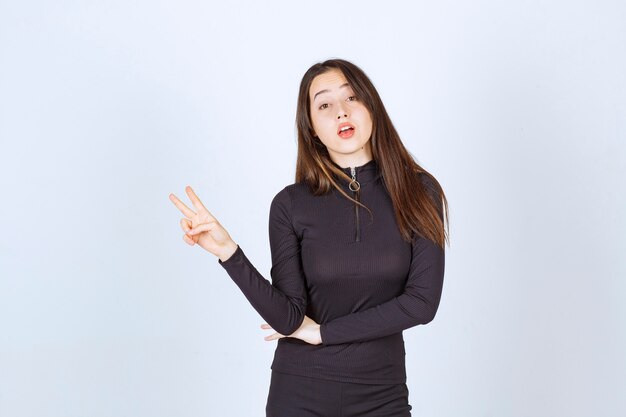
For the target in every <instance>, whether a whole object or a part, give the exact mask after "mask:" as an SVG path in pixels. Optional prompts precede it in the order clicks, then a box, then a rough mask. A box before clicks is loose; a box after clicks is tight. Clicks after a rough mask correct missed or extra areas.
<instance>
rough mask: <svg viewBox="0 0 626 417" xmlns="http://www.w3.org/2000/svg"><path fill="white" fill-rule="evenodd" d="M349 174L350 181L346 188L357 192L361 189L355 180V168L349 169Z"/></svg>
mask: <svg viewBox="0 0 626 417" xmlns="http://www.w3.org/2000/svg"><path fill="white" fill-rule="evenodd" d="M350 172H351V173H352V181H351V182H350V184H348V187H349V188H350V190H352V191H354V192H357V191H359V190H360V189H361V184H359V182H358V181H357V180H356V168H354V167H350ZM353 184H354V186H353ZM353 187H354V188H353Z"/></svg>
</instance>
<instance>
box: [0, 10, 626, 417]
mask: <svg viewBox="0 0 626 417" xmlns="http://www.w3.org/2000/svg"><path fill="white" fill-rule="evenodd" d="M398 3H399V4H398ZM625 21H626V6H625V3H624V2H621V1H617V0H615V1H608V0H605V1H552V2H542V1H525V2H501V1H487V0H484V1H473V2H466V1H458V2H450V1H439V2H424V1H419V2H402V3H400V2H397V3H395V2H380V1H370V2H364V1H348V2H335V1H318V2H313V3H310V2H290V1H281V2H255V1H239V2H220V3H211V2H206V1H197V0H187V1H160V2H153V1H146V0H138V1H134V2H127V1H109V2H96V1H65V2H61V3H59V2H52V1H49V2H43V1H39V2H37V1H19V2H18V1H8V0H1V1H0V144H1V148H0V190H1V191H2V197H1V201H2V203H1V204H0V222H1V224H0V227H1V230H2V233H0V415H1V416H2V417H5V416H6V417H22V416H33V417H34V416H36V417H48V416H50V417H52V416H55V417H56V416H58V417H68V416H72V417H74V416H77V417H78V416H81V417H82V416H89V417H96V416H98V417H99V416H102V417H105V416H106V417H109V416H133V417H138V416H150V417H158V416H164V417H165V416H179V417H185V416H199V415H213V416H226V415H229V416H263V415H264V406H265V400H266V396H267V388H268V386H269V376H270V369H269V366H270V363H271V360H272V357H273V352H274V347H275V343H276V342H275V341H274V342H266V341H264V340H263V337H264V336H266V335H268V334H269V332H268V331H265V330H262V329H260V327H259V326H260V324H261V323H262V322H263V320H262V319H261V318H260V316H259V315H258V314H257V313H256V312H255V311H254V310H253V308H252V307H251V306H250V305H249V304H248V302H247V300H246V299H245V297H244V296H243V294H241V293H240V292H239V290H238V288H237V287H236V285H235V284H234V283H233V282H232V281H231V280H230V278H229V277H228V275H227V274H226V273H225V271H224V270H223V269H222V268H221V267H220V266H219V265H218V263H217V258H215V257H214V256H213V255H210V254H209V253H207V252H205V251H203V250H202V249H200V248H199V247H193V248H192V247H189V246H187V245H186V244H185V243H184V242H183V241H182V232H181V230H180V228H179V224H178V222H179V220H180V217H181V216H180V213H179V212H178V211H177V209H176V208H175V207H174V206H173V205H172V204H171V202H170V201H169V200H168V194H169V193H170V192H173V193H175V194H176V195H178V196H179V197H181V198H183V199H186V196H185V193H184V187H185V185H187V184H189V185H192V187H194V189H195V190H196V192H197V193H198V194H199V195H200V197H201V198H202V199H203V201H204V203H205V204H206V205H207V207H208V208H209V210H211V211H212V212H213V213H214V214H215V216H216V217H217V218H218V219H219V220H220V221H221V222H222V224H223V225H224V226H225V227H226V228H227V230H228V231H229V232H230V233H231V235H232V236H233V238H234V239H235V240H236V241H237V242H238V243H239V244H240V245H241V246H242V247H243V248H245V250H246V253H247V254H248V256H249V257H250V258H251V259H252V260H253V262H254V264H255V265H256V267H257V268H258V269H259V271H261V272H262V273H264V274H265V275H266V277H267V278H269V268H270V253H269V245H268V235H267V220H268V211H269V203H270V201H271V199H272V197H273V196H274V195H275V194H276V193H277V192H278V191H279V190H280V189H282V187H284V186H285V185H287V184H289V183H292V182H293V174H294V167H295V156H296V147H295V144H296V142H295V125H294V121H295V120H294V118H295V105H296V97H297V90H298V85H299V82H300V79H301V77H302V75H303V74H304V72H305V71H306V69H307V68H308V67H309V66H310V65H312V64H313V63H315V62H317V61H321V60H324V59H327V58H331V57H341V58H344V59H348V60H350V61H352V62H354V63H356V64H357V65H359V66H360V67H361V68H363V69H364V71H365V72H366V73H367V74H368V75H369V76H370V77H371V79H372V81H373V82H374V84H375V85H376V87H377V88H378V89H379V92H380V94H381V96H382V98H383V100H384V102H385V104H386V106H387V110H388V111H389V113H390V115H391V117H392V120H393V121H394V123H395V125H396V127H397V128H398V130H399V132H400V134H401V136H402V138H403V140H404V143H405V144H406V146H407V147H408V148H409V150H410V151H411V153H412V154H413V155H414V156H415V157H416V158H417V159H418V162H420V163H421V164H422V165H423V166H424V167H426V168H427V169H429V170H430V171H431V172H432V173H433V174H434V175H435V176H437V178H438V179H439V180H440V181H441V183H442V185H443V186H444V189H445V191H446V193H447V196H448V199H449V203H450V216H451V218H450V220H451V222H450V225H451V229H450V231H451V235H450V236H451V247H450V248H449V249H448V252H447V263H446V278H445V284H444V285H445V287H444V295H443V299H442V302H441V306H440V309H439V312H438V315H437V317H436V319H435V320H434V321H433V322H432V323H431V324H429V325H427V326H418V327H416V328H412V329H410V330H407V331H406V332H405V339H406V341H407V371H408V375H409V377H408V386H409V391H410V403H411V405H412V406H413V413H414V415H416V416H423V417H426V416H432V417H435V416H471V417H473V416H476V417H479V416H480V417H486V416H498V417H499V416H507V417H517V416H519V417H526V416H531V415H532V416H535V417H539V416H546V417H548V416H549V417H554V416H567V417H578V416H594V417H596V416H615V417H617V416H623V415H625V413H626V399H625V398H626V397H624V395H623V393H624V392H626V359H625V355H624V352H625V351H626V307H625V306H624V305H625V303H624V300H625V297H624V296H625V295H626V283H625V278H626V261H625V257H624V253H625V250H626V244H625V238H624V234H625V233H626V221H625V220H624V213H626V197H625V193H624V183H625V180H626V168H625V166H626V164H625V161H624V159H625V156H626V144H625V139H626V81H625V77H624V74H626V58H625V52H626V50H625V48H624V45H626V25H624V22H625Z"/></svg>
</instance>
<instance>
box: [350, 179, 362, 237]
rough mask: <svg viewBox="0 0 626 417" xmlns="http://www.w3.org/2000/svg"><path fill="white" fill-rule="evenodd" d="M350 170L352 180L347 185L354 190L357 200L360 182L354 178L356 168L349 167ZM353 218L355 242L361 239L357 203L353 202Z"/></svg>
mask: <svg viewBox="0 0 626 417" xmlns="http://www.w3.org/2000/svg"><path fill="white" fill-rule="evenodd" d="M350 172H351V173H352V182H350V184H349V185H348V187H349V188H350V189H351V190H352V191H353V192H354V198H355V199H356V200H357V201H360V200H359V190H360V189H361V184H359V182H358V181H357V180H356V168H354V167H350ZM354 219H355V222H356V238H355V240H354V241H355V242H359V241H361V230H360V229H359V205H358V204H356V203H354Z"/></svg>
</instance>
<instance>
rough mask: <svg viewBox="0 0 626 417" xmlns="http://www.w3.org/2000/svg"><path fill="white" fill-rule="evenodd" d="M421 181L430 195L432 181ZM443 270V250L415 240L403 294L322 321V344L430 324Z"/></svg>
mask: <svg viewBox="0 0 626 417" xmlns="http://www.w3.org/2000/svg"><path fill="white" fill-rule="evenodd" d="M424 182H425V185H426V186H427V190H428V191H429V192H430V193H431V195H433V188H432V182H431V181H430V180H429V179H428V178H424ZM434 195H436V194H434ZM438 201H439V204H438V209H439V214H440V217H442V218H443V207H442V203H441V200H438ZM444 269H445V251H444V249H443V248H441V247H439V246H438V245H436V244H435V243H434V242H433V241H431V240H428V239H425V238H422V237H419V238H417V239H414V240H413V242H412V244H411V263H410V267H409V273H408V277H407V282H406V285H405V288H404V291H403V293H402V294H400V295H399V296H397V297H394V298H393V299H391V300H389V301H387V302H384V303H382V304H379V305H376V306H374V307H371V308H368V309H366V310H362V311H358V312H355V313H352V314H347V315H345V316H342V317H338V318H335V319H333V320H331V321H329V322H327V323H323V324H321V326H320V334H321V339H322V344H324V345H336V344H341V343H352V342H363V341H366V340H371V339H377V338H380V337H384V336H388V335H392V334H394V333H399V332H401V331H403V330H405V329H408V328H410V327H413V326H417V325H419V324H426V323H429V322H430V321H432V320H433V318H434V317H435V314H436V313H437V309H438V307H439V302H440V299H441V293H442V288H443V278H444Z"/></svg>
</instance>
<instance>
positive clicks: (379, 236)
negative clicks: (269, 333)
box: [218, 159, 445, 384]
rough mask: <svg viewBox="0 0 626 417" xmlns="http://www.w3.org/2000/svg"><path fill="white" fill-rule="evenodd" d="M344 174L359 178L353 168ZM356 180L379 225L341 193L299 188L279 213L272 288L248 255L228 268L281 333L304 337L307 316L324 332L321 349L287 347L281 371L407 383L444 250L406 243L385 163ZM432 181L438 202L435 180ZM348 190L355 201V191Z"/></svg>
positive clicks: (434, 299)
mask: <svg viewBox="0 0 626 417" xmlns="http://www.w3.org/2000/svg"><path fill="white" fill-rule="evenodd" d="M333 163H334V162H333ZM335 165H336V166H337V167H339V165H337V164H335ZM339 168H340V169H341V170H343V171H344V172H345V173H346V174H348V176H349V177H352V170H353V169H352V168H341V167H339ZM354 174H355V175H354V176H355V178H356V180H357V181H358V183H359V184H360V190H359V191H358V196H357V200H358V201H360V202H361V203H362V204H364V205H365V206H367V207H368V208H369V209H370V210H371V211H372V215H373V217H372V216H370V213H369V212H368V211H367V210H366V209H364V208H363V207H360V206H358V205H357V204H355V203H354V202H352V201H350V200H348V199H346V198H345V197H344V196H343V195H342V194H341V193H339V192H338V191H337V190H336V189H334V188H333V189H332V190H331V191H330V192H329V193H327V194H325V195H322V196H314V195H313V194H312V193H311V192H310V190H309V187H308V186H307V185H306V184H303V183H295V184H291V185H288V186H286V187H284V188H283V189H282V190H281V191H279V192H278V194H276V196H275V197H274V199H273V200H272V203H271V205H270V213H269V241H270V249H271V254H272V267H271V270H270V275H271V277H272V282H271V283H270V282H269V281H268V280H267V279H265V278H264V277H263V276H262V275H261V274H260V273H259V272H258V271H257V270H256V268H255V267H254V266H253V265H252V263H251V262H250V261H249V260H248V258H247V257H246V255H245V254H244V252H243V250H242V249H241V247H239V246H238V247H237V250H236V251H235V253H233V255H231V257H230V258H228V259H227V260H226V261H224V262H222V261H221V260H219V259H218V262H219V264H220V265H222V266H223V267H224V269H225V270H226V271H227V273H228V274H229V275H230V277H231V278H232V279H233V281H234V282H235V283H236V284H237V286H238V287H239V288H240V289H241V291H242V292H243V293H244V295H245V296H246V298H247V299H248V300H249V301H250V303H251V304H252V306H253V307H254V309H255V310H256V311H257V312H258V313H259V314H260V315H261V317H263V319H265V321H266V322H267V323H268V324H269V325H270V326H272V328H273V329H274V330H275V331H277V332H278V333H280V334H283V335H289V334H291V333H293V332H295V331H296V330H297V329H298V328H299V327H300V325H301V324H302V321H303V319H304V316H305V315H307V316H308V317H310V318H311V319H312V320H314V321H315V322H317V323H319V324H320V326H321V327H320V333H321V338H322V344H320V345H311V344H309V343H306V342H304V341H302V340H300V339H296V338H291V337H285V338H281V339H279V340H278V344H277V347H276V351H275V354H274V361H273V362H272V366H271V369H273V370H274V371H277V372H284V373H289V374H296V375H304V376H310V377H316V378H322V379H329V380H335V381H343V382H358V383H369V384H383V383H389V384H395V383H405V382H406V371H405V350H404V340H403V337H402V331H403V330H406V329H408V328H411V327H414V326H417V325H420V324H426V323H428V322H430V321H431V320H432V319H433V318H434V316H435V313H436V312H437V308H438V306H439V300H440V298H441V292H442V287H443V276H444V263H445V260H444V258H445V255H444V250H443V249H442V248H440V247H439V246H437V245H436V244H435V243H434V242H432V241H430V240H427V239H424V238H417V239H415V240H414V241H413V242H412V243H408V242H406V241H404V240H403V239H402V237H401V235H400V230H399V228H398V226H397V223H396V220H395V216H394V210H393V205H392V202H391V198H390V197H389V194H388V193H387V191H386V189H385V187H384V184H383V178H382V176H381V174H380V171H379V169H378V164H377V163H376V161H375V160H373V159H372V160H371V161H369V162H367V163H366V164H364V165H361V166H357V167H355V168H354ZM422 179H423V183H424V185H425V186H426V187H427V189H428V190H429V191H430V192H434V188H433V187H432V184H430V183H429V182H428V181H427V177H426V176H425V175H423V176H422ZM340 184H341V186H342V187H343V189H344V191H346V193H347V194H348V195H350V196H352V197H355V193H354V192H353V191H352V190H351V189H350V188H349V181H346V180H344V179H342V181H341V182H340ZM353 188H354V187H353ZM441 208H442V207H441V205H440V210H441ZM440 214H441V213H440Z"/></svg>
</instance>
